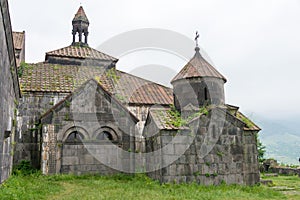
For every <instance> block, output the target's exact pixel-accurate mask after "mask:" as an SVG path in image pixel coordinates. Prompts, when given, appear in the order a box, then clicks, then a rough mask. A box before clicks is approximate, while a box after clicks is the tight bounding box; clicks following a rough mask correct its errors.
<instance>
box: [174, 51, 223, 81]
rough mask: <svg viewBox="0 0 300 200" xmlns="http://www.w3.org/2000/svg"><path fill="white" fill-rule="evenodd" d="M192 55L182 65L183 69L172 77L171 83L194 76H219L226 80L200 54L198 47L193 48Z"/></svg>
mask: <svg viewBox="0 0 300 200" xmlns="http://www.w3.org/2000/svg"><path fill="white" fill-rule="evenodd" d="M195 51H196V53H195V55H194V57H193V58H192V59H191V60H190V61H189V62H188V63H187V64H186V65H185V66H184V67H183V69H182V70H181V71H180V72H179V73H178V74H177V75H176V76H175V77H174V78H173V79H172V81H171V83H173V82H175V81H177V80H180V79H189V78H196V77H201V78H204V77H213V78H220V79H222V80H223V81H224V82H226V81H227V80H226V78H225V77H224V76H223V75H222V74H221V73H220V72H218V71H217V70H216V69H215V68H214V67H213V66H212V65H211V64H209V63H208V62H207V61H206V60H205V59H204V58H203V57H202V55H201V54H200V48H199V47H196V48H195Z"/></svg>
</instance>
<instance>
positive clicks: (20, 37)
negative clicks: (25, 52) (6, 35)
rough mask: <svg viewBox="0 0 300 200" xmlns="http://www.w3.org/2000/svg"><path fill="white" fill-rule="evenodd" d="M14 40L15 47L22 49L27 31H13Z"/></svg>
mask: <svg viewBox="0 0 300 200" xmlns="http://www.w3.org/2000/svg"><path fill="white" fill-rule="evenodd" d="M13 41H14V47H15V49H18V50H21V49H22V48H23V45H24V42H25V31H23V32H13Z"/></svg>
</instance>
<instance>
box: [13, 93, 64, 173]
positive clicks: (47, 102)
mask: <svg viewBox="0 0 300 200" xmlns="http://www.w3.org/2000/svg"><path fill="white" fill-rule="evenodd" d="M67 95H68V94H67V93H23V95H22V98H21V99H20V103H19V114H18V129H17V133H16V148H15V154H14V164H18V163H19V162H20V161H21V160H29V161H31V164H32V165H33V166H34V167H36V168H39V167H40V153H41V152H40V145H41V143H40V139H41V138H40V134H39V132H38V129H39V127H38V126H39V119H40V117H41V115H42V114H44V113H46V112H47V111H48V110H49V109H50V108H51V107H53V106H54V105H55V104H57V103H58V102H59V101H61V100H62V99H63V98H65V97H66V96H67Z"/></svg>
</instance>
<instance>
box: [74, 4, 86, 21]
mask: <svg viewBox="0 0 300 200" xmlns="http://www.w3.org/2000/svg"><path fill="white" fill-rule="evenodd" d="M74 21H84V22H87V23H89V20H88V18H87V16H86V14H85V12H84V10H83V7H82V6H80V7H79V9H78V11H77V13H76V14H75V17H74V19H73V22H74Z"/></svg>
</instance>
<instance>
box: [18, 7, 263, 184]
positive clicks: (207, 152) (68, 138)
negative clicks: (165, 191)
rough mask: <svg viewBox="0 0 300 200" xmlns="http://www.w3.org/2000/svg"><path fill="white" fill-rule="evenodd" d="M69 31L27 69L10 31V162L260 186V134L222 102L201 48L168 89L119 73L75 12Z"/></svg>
mask: <svg viewBox="0 0 300 200" xmlns="http://www.w3.org/2000/svg"><path fill="white" fill-rule="evenodd" d="M72 26H73V30H72V43H71V45H69V46H67V47H63V48H59V49H57V50H53V51H49V52H47V53H46V56H45V60H44V61H42V62H39V63H33V64H28V63H25V62H23V61H24V59H25V52H24V47H25V46H24V45H25V33H24V32H21V33H15V34H14V43H15V54H16V55H15V58H16V60H17V64H18V70H17V71H18V73H17V74H18V80H19V85H20V91H21V97H20V98H19V104H18V108H17V118H16V125H15V128H16V131H15V132H14V134H13V141H14V142H15V145H14V147H13V149H14V154H13V163H14V164H17V163H19V162H20V161H21V160H29V161H31V163H32V165H33V166H35V167H36V168H40V169H41V170H42V172H43V173H44V174H56V173H74V174H82V173H100V174H113V173H120V172H125V173H134V172H146V173H147V174H148V175H149V176H150V177H151V178H153V179H157V180H159V181H160V182H174V181H175V182H194V181H196V182H198V183H200V184H206V185H209V184H220V183H222V182H226V183H228V184H232V183H238V184H247V185H252V184H255V183H257V182H259V170H258V159H257V155H258V154H257V146H256V136H257V133H258V132H259V131H260V128H259V127H258V126H256V125H255V124H254V123H253V122H252V121H251V120H250V119H248V118H247V117H246V116H245V115H243V114H242V113H241V112H240V111H239V108H238V107H236V106H232V105H228V104H225V94H224V84H225V83H226V78H225V77H224V76H223V75H222V74H221V73H219V72H218V71H217V70H216V69H215V68H214V67H213V66H212V65H211V64H209V63H208V62H207V61H206V60H205V59H204V58H203V57H202V55H201V54H200V49H199V47H198V46H196V48H195V55H194V56H193V58H192V59H191V60H190V61H189V62H188V63H187V64H186V65H185V66H184V67H183V68H182V70H181V71H180V72H179V73H178V74H177V75H176V76H175V77H174V78H173V80H172V81H171V83H172V85H173V88H169V87H166V86H163V85H160V84H157V83H154V82H152V81H148V80H145V79H143V78H140V77H137V76H134V75H131V74H129V73H126V72H123V71H120V70H118V69H117V67H116V66H117V62H118V59H117V58H114V57H113V56H110V55H107V54H105V53H103V52H100V51H98V50H96V49H93V48H91V47H90V46H89V45H88V36H89V30H88V28H89V20H88V18H87V16H86V14H85V12H84V10H83V8H82V7H81V6H80V8H79V10H78V12H77V13H76V14H75V17H74V19H73V20H72ZM18 59H19V60H18ZM16 98H18V96H17V97H16ZM155 105H159V107H158V106H155Z"/></svg>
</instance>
